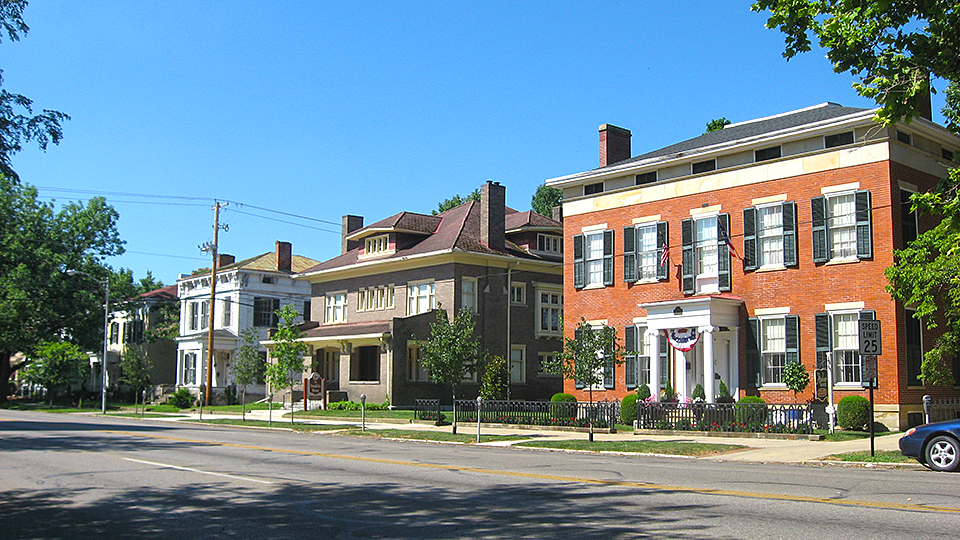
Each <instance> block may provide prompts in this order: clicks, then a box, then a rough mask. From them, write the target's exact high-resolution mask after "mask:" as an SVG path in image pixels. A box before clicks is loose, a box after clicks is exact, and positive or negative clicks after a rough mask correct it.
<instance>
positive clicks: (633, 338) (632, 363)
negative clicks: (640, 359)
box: [623, 326, 638, 388]
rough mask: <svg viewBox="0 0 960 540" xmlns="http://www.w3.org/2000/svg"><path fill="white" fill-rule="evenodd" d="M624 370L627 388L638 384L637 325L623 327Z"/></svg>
mask: <svg viewBox="0 0 960 540" xmlns="http://www.w3.org/2000/svg"><path fill="white" fill-rule="evenodd" d="M623 348H624V351H625V352H626V354H625V355H624V364H623V365H624V372H623V378H624V383H625V384H626V386H627V388H636V386H637V348H638V347H637V327H636V326H627V327H625V328H624V329H623Z"/></svg>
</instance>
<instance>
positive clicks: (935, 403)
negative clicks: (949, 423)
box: [923, 396, 960, 423]
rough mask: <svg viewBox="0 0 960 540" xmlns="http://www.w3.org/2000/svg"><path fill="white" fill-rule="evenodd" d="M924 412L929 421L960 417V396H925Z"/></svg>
mask: <svg viewBox="0 0 960 540" xmlns="http://www.w3.org/2000/svg"><path fill="white" fill-rule="evenodd" d="M923 412H924V416H925V418H924V419H925V420H926V422H927V423H930V422H943V421H945V420H956V419H958V418H960V398H955V397H952V398H950V397H942V398H934V397H930V396H923Z"/></svg>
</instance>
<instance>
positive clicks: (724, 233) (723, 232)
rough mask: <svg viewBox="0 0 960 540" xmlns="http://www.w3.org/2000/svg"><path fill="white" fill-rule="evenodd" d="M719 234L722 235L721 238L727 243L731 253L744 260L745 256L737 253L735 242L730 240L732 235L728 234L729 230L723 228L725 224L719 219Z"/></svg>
mask: <svg viewBox="0 0 960 540" xmlns="http://www.w3.org/2000/svg"><path fill="white" fill-rule="evenodd" d="M717 234H718V235H719V236H720V240H722V241H723V243H724V244H726V245H727V251H729V252H730V255H733V256H734V257H736V258H738V259H740V260H741V261H742V260H743V257H741V256H740V254H739V253H737V248H735V247H733V244H732V243H731V242H730V235H728V234H727V231H726V230H725V229H724V228H723V225H722V224H721V223H720V220H717Z"/></svg>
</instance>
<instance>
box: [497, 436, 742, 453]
mask: <svg viewBox="0 0 960 540" xmlns="http://www.w3.org/2000/svg"><path fill="white" fill-rule="evenodd" d="M516 446H531V447H534V448H557V449H562V450H586V451H590V452H630V453H639V454H665V455H671V456H693V457H703V456H714V455H718V454H727V453H730V452H736V451H738V450H742V449H744V448H748V447H747V446H743V445H739V444H715V443H689V442H673V441H594V442H590V441H586V440H543V441H526V442H522V443H517V444H516Z"/></svg>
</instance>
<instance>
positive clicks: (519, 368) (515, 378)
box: [510, 345, 527, 384]
mask: <svg viewBox="0 0 960 540" xmlns="http://www.w3.org/2000/svg"><path fill="white" fill-rule="evenodd" d="M526 357H527V349H526V347H524V346H523V345H512V346H511V347H510V383H511V384H517V383H525V382H527V359H526Z"/></svg>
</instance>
